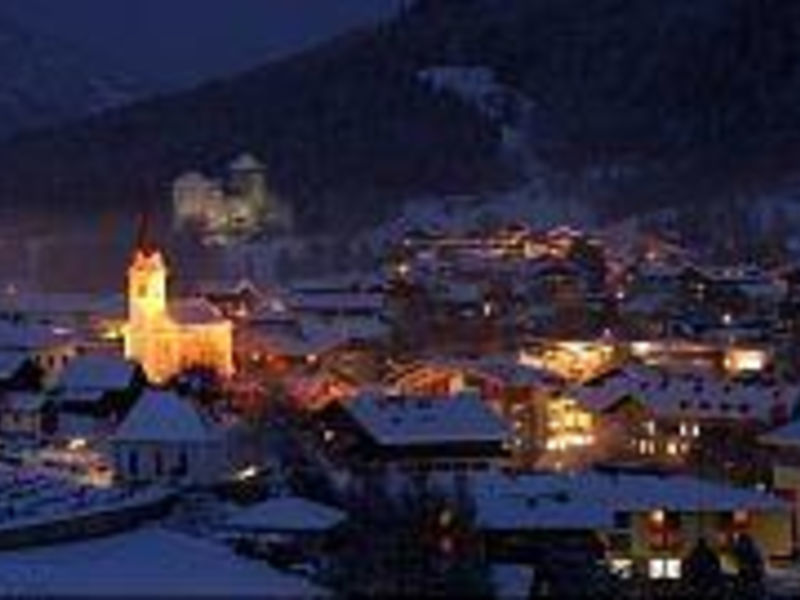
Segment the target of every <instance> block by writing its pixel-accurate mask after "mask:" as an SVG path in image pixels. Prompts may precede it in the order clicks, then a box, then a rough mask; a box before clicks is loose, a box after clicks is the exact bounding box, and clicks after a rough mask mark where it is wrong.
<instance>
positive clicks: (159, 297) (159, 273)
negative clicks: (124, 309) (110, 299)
mask: <svg viewBox="0 0 800 600" xmlns="http://www.w3.org/2000/svg"><path fill="white" fill-rule="evenodd" d="M128 310H129V315H130V317H131V319H132V320H134V321H140V322H154V320H157V319H160V318H161V317H162V316H164V315H165V314H166V310H167V267H166V265H165V264H164V259H163V257H162V255H161V252H160V251H159V249H158V248H157V247H156V245H155V244H153V243H152V241H151V240H150V238H149V230H148V219H147V215H146V214H143V215H142V216H141V217H140V218H139V223H138V227H137V231H136V247H135V249H134V253H133V259H132V261H131V264H130V266H129V267H128Z"/></svg>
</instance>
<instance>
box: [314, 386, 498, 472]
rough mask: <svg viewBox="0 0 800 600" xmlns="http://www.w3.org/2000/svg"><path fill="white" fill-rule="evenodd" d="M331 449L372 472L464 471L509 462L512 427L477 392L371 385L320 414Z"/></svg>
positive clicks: (354, 468)
mask: <svg viewBox="0 0 800 600" xmlns="http://www.w3.org/2000/svg"><path fill="white" fill-rule="evenodd" d="M317 427H318V432H319V435H320V437H321V439H322V444H323V450H324V451H325V453H326V455H327V456H329V457H330V459H331V460H333V461H334V462H335V463H336V464H341V465H342V466H344V467H345V468H347V469H349V470H350V471H351V472H352V473H353V474H354V475H356V476H364V478H365V480H366V479H370V480H375V479H377V480H382V479H383V478H385V477H387V476H388V477H393V476H399V477H401V478H403V477H408V478H411V479H413V478H414V477H415V476H423V477H424V475H425V474H426V473H431V472H441V473H449V474H453V475H457V474H459V473H464V472H466V471H470V470H482V469H487V468H489V467H490V466H491V465H495V466H497V465H502V464H506V463H507V462H508V459H509V455H510V448H511V435H510V432H509V430H508V428H507V427H506V425H505V423H504V422H503V421H502V419H501V418H500V417H499V416H497V415H496V414H495V413H494V412H493V411H492V409H491V408H489V407H488V406H487V404H486V403H485V402H484V400H483V399H481V398H480V397H478V396H477V395H476V394H469V393H468V394H458V395H454V396H446V397H430V396H418V397H414V396H404V395H394V396H392V395H383V394H381V393H364V394H361V395H359V396H356V397H355V398H352V399H345V400H342V401H340V402H335V403H332V404H330V405H329V406H328V407H326V408H325V409H324V410H323V411H322V412H321V413H320V414H319V415H318V417H317Z"/></svg>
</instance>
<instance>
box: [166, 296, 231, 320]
mask: <svg viewBox="0 0 800 600" xmlns="http://www.w3.org/2000/svg"><path fill="white" fill-rule="evenodd" d="M169 315H170V317H171V318H172V320H173V321H175V322H176V323H180V324H181V325H205V324H209V323H225V322H226V319H225V318H224V317H223V316H222V313H220V312H219V310H217V309H216V307H215V306H214V305H213V304H211V303H210V302H208V301H207V300H204V299H202V298H188V299H183V300H173V301H172V302H170V303H169Z"/></svg>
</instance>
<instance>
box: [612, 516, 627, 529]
mask: <svg viewBox="0 0 800 600" xmlns="http://www.w3.org/2000/svg"><path fill="white" fill-rule="evenodd" d="M630 528H631V513H627V512H615V513H614V529H630Z"/></svg>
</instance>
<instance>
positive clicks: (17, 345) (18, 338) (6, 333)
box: [0, 321, 71, 352]
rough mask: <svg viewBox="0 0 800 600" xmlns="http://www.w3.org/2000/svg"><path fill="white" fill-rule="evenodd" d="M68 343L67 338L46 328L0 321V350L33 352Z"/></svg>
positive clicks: (68, 339)
mask: <svg viewBox="0 0 800 600" xmlns="http://www.w3.org/2000/svg"><path fill="white" fill-rule="evenodd" d="M70 341H71V340H70V338H69V337H68V336H63V335H58V334H56V333H55V332H54V331H53V330H52V329H50V328H48V327H43V326H40V325H22V324H16V323H10V322H8V321H0V350H21V351H28V352H35V351H38V350H42V349H44V348H51V347H54V346H59V345H61V344H65V343H69V342H70Z"/></svg>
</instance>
